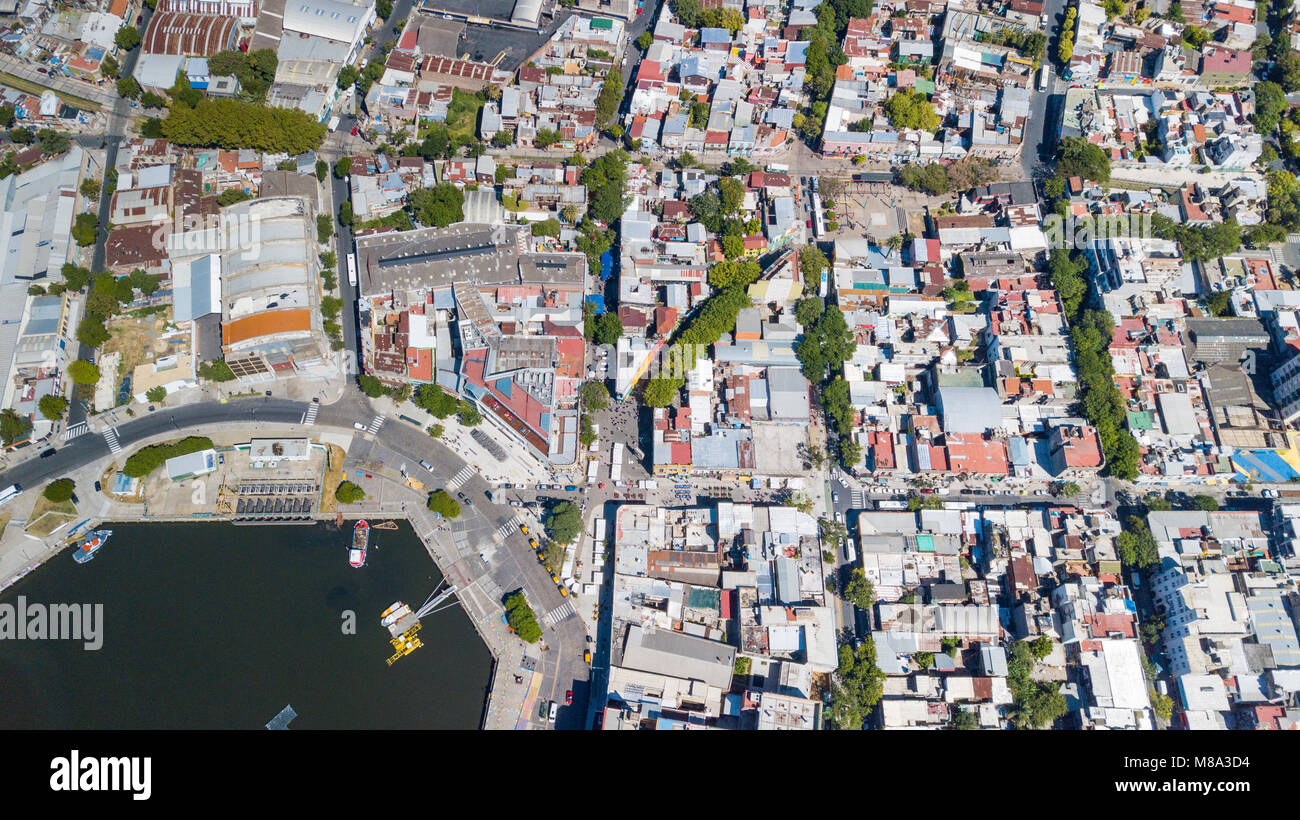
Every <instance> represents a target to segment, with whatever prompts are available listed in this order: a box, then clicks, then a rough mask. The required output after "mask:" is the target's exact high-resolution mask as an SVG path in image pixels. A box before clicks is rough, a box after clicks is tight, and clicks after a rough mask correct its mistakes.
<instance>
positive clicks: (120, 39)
mask: <svg viewBox="0 0 1300 820" xmlns="http://www.w3.org/2000/svg"><path fill="white" fill-rule="evenodd" d="M113 42H114V43H116V44H117V47H118V48H120V49H122V50H123V51H130V50H131V49H133V48H135V47H136V46H138V45H140V32H138V31H136V30H135V27H134V26H122V27H121V28H120V29H118V30H117V34H114V35H113Z"/></svg>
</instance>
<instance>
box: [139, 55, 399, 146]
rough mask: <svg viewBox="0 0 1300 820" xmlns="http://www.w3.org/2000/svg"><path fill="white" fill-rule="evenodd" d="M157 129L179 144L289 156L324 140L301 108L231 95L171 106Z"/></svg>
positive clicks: (322, 131)
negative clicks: (270, 104) (246, 100)
mask: <svg viewBox="0 0 1300 820" xmlns="http://www.w3.org/2000/svg"><path fill="white" fill-rule="evenodd" d="M373 65H378V62H376V63H374V64H373ZM381 68H382V66H381ZM191 90H193V89H191ZM161 130H162V135H163V136H164V137H166V138H167V139H168V140H169V141H171V142H172V143H175V144H176V145H179V146H183V147H203V148H225V149H227V150H230V149H235V148H249V149H252V150H254V151H260V152H262V153H284V154H291V155H297V154H302V153H305V152H307V151H311V150H314V149H316V148H319V147H320V145H321V143H322V142H324V141H325V124H324V123H322V122H320V121H318V120H317V119H316V118H315V117H314V116H312V115H311V114H308V113H307V112H306V111H303V110H301V109H297V108H273V107H268V106H265V105H263V104H262V103H260V102H257V103H249V102H243V101H241V100H234V99H206V98H204V99H199V100H197V101H196V102H195V105H194V107H193V108H190V107H189V106H187V105H173V106H172V108H171V111H170V112H168V114H167V118H166V119H165V120H163V121H162V126H161Z"/></svg>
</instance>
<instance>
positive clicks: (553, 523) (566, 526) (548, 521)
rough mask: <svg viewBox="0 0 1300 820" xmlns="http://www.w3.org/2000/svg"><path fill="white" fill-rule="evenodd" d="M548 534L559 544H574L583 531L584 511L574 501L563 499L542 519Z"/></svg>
mask: <svg viewBox="0 0 1300 820" xmlns="http://www.w3.org/2000/svg"><path fill="white" fill-rule="evenodd" d="M542 526H544V527H545V528H546V534H547V536H549V537H550V539H551V540H552V541H554V542H556V543H557V544H572V543H573V542H574V541H575V540H576V539H577V537H578V535H579V534H581V533H582V511H581V510H579V509H578V506H577V505H576V504H574V503H573V502H572V501H561V502H559V503H557V504H555V505H553V506H552V507H551V508H550V509H549V510H547V511H546V515H545V517H544V518H543V519H542Z"/></svg>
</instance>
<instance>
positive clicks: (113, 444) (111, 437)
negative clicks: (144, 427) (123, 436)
mask: <svg viewBox="0 0 1300 820" xmlns="http://www.w3.org/2000/svg"><path fill="white" fill-rule="evenodd" d="M104 441H106V442H108V451H109V452H110V453H118V452H121V450H122V445H120V444H118V443H117V430H115V429H113V428H112V427H109V428H108V429H107V430H105V431H104Z"/></svg>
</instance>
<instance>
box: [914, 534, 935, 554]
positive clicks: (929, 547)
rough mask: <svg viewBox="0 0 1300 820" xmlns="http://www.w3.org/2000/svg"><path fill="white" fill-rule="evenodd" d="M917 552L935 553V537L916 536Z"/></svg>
mask: <svg viewBox="0 0 1300 820" xmlns="http://www.w3.org/2000/svg"><path fill="white" fill-rule="evenodd" d="M916 549H917V552H934V536H933V535H918V536H916Z"/></svg>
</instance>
